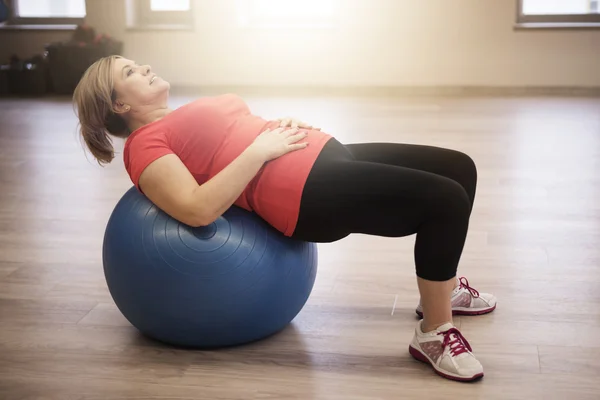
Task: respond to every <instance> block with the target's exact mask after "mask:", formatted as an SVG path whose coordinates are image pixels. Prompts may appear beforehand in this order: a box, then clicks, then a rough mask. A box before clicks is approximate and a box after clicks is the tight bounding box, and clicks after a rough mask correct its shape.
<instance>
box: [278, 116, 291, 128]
mask: <svg viewBox="0 0 600 400" xmlns="http://www.w3.org/2000/svg"><path fill="white" fill-rule="evenodd" d="M289 125H290V119H289V118H282V119H281V123H280V124H279V126H281V127H286V126H289Z"/></svg>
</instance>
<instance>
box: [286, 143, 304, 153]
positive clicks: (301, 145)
mask: <svg viewBox="0 0 600 400" xmlns="http://www.w3.org/2000/svg"><path fill="white" fill-rule="evenodd" d="M306 147H308V142H304V143H294V144H290V145H289V146H288V148H289V149H290V150H292V151H293V150H300V149H305V148H306Z"/></svg>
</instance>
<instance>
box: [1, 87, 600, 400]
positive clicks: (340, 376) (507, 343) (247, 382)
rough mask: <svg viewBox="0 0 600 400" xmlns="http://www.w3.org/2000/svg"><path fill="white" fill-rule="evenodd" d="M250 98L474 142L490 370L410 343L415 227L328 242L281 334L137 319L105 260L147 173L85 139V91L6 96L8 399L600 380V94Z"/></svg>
mask: <svg viewBox="0 0 600 400" xmlns="http://www.w3.org/2000/svg"><path fill="white" fill-rule="evenodd" d="M190 99H191V98H189V97H188V98H185V97H178V98H174V99H173V103H172V105H173V106H175V107H176V106H179V105H181V104H184V103H185V102H187V101H189V100H190ZM246 99H247V100H248V102H249V104H250V105H251V107H252V109H253V111H255V112H256V113H258V114H261V115H263V116H265V117H269V118H276V117H283V116H287V115H292V116H295V117H298V118H301V119H303V120H305V121H307V122H310V123H313V124H314V125H317V126H320V127H322V128H323V130H325V131H327V132H330V133H332V134H334V135H335V136H337V137H338V138H339V139H340V140H341V141H345V142H358V141H394V142H410V143H421V144H430V145H437V146H444V147H449V148H453V149H458V150H462V151H465V152H467V153H468V154H470V155H471V156H472V157H473V158H474V159H475V161H476V162H477V165H478V168H479V176H480V181H479V187H478V197H477V200H476V205H475V209H474V214H473V218H472V223H471V230H470V234H469V238H468V242H467V245H466V248H465V252H464V256H463V259H462V264H461V267H460V270H459V272H460V274H462V275H465V276H467V277H468V278H469V280H470V282H471V283H472V284H473V285H474V286H475V287H476V288H477V289H479V290H481V291H492V292H493V293H495V294H496V295H497V296H498V298H499V305H498V309H497V310H496V312H494V313H493V314H490V315H487V316H481V317H470V318H456V324H457V325H458V326H459V327H460V328H461V329H462V330H463V332H464V334H465V336H466V337H467V338H468V340H469V341H470V343H471V344H472V346H473V348H474V351H475V353H476V354H477V355H478V357H479V359H480V360H481V362H482V363H483V365H484V368H485V372H486V376H485V378H484V379H483V380H482V381H480V382H477V383H475V384H461V383H455V382H451V381H447V380H444V379H442V378H439V377H438V376H437V375H434V374H433V372H432V371H431V370H430V369H429V368H428V367H426V366H424V365H423V364H421V363H419V362H416V361H414V360H413V359H412V358H411V357H410V356H409V354H408V351H407V349H408V344H409V342H410V340H411V338H412V334H413V330H414V327H415V324H416V322H417V318H416V314H415V313H414V309H415V306H416V304H417V302H418V293H417V289H416V284H415V277H414V266H413V259H412V255H413V253H412V246H413V243H414V237H410V238H406V239H402V240H396V239H384V238H375V237H367V236H361V235H356V236H351V237H349V238H347V239H345V240H343V241H340V242H337V243H333V244H328V245H320V246H319V250H320V266H319V275H318V279H317V284H316V287H315V289H314V293H313V295H312V297H311V298H310V300H309V303H308V304H307V305H306V307H305V308H304V310H303V311H302V312H301V314H300V315H299V316H298V317H297V319H296V320H295V321H294V322H293V323H292V325H291V326H290V327H289V329H287V330H286V331H284V332H282V333H281V334H279V335H277V336H275V337H273V338H271V339H269V340H266V341H262V342H259V343H256V344H253V345H250V346H246V347H241V348H236V349H229V350H225V351H211V352H204V351H189V350H180V349H172V348H169V347H166V346H163V345H158V344H156V343H153V342H151V341H150V340H148V339H144V338H142V337H140V335H139V334H138V333H137V331H136V330H135V329H134V328H132V327H131V326H130V325H129V324H128V322H127V321H126V320H125V319H124V318H123V317H122V316H121V315H120V313H119V312H118V310H117V309H116V307H115V306H114V304H113V302H112V300H111V297H110V295H109V293H108V291H107V287H106V284H105V281H104V276H103V272H102V265H101V253H100V250H101V246H102V235H103V230H104V227H105V224H106V222H107V219H108V217H109V215H110V212H111V211H112V209H113V207H114V205H115V203H116V202H117V200H118V199H119V198H120V196H121V195H122V194H123V193H124V192H125V191H126V190H127V189H128V188H129V187H130V186H131V183H130V181H129V179H128V177H127V175H126V173H125V171H124V169H123V165H122V162H121V158H120V157H121V154H118V159H117V160H116V162H115V163H114V164H113V165H111V166H109V167H107V168H104V169H103V168H100V167H98V166H97V165H96V164H95V163H94V162H93V160H92V159H91V157H88V158H89V159H88V158H86V155H84V153H83V151H82V147H81V144H80V142H79V140H78V138H77V134H76V120H75V117H74V113H73V110H72V106H71V104H70V103H69V99H64V98H63V99H52V98H48V99H12V100H7V99H4V100H0V399H2V400H13V399H27V400H30V399H44V400H49V399H53V400H54V399H56V400H59V399H60V400H70V399H194V400H198V399H211V400H221V399H302V400H311V399H339V400H367V399H454V398H456V399H461V400H466V399H528V400H530V399H546V398H547V399H570V400H583V399H596V400H597V399H600V379H599V376H600V99H591V98H582V99H579V98H518V97H515V98H424V97H421V98H413V99H377V98H367V99H358V98H329V99H324V98H321V99H309V98H305V99H301V98H260V97H256V96H253V97H247V98H246ZM117 144H118V148H119V150H120V149H122V144H121V143H117Z"/></svg>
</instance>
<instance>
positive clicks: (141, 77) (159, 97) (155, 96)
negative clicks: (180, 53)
mask: <svg viewBox="0 0 600 400" xmlns="http://www.w3.org/2000/svg"><path fill="white" fill-rule="evenodd" d="M113 81H114V89H115V91H116V93H117V106H119V105H122V104H126V105H128V106H130V107H131V108H135V107H136V106H143V105H150V104H154V103H157V102H161V103H162V102H164V100H165V99H166V97H167V95H168V92H169V89H170V85H169V82H167V81H165V80H163V79H161V78H160V77H158V76H157V75H156V74H155V73H153V72H152V69H151V68H150V66H149V65H137V64H136V63H135V62H134V61H132V60H128V59H126V58H117V59H116V60H115V62H114V63H113Z"/></svg>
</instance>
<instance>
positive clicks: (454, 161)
mask: <svg viewBox="0 0 600 400" xmlns="http://www.w3.org/2000/svg"><path fill="white" fill-rule="evenodd" d="M344 146H345V147H346V149H347V150H348V151H349V152H350V153H351V154H352V156H353V157H354V158H355V159H356V160H358V161H365V162H374V163H382V164H388V165H394V166H398V167H405V168H411V169H416V170H420V171H426V172H430V173H433V174H437V175H441V176H444V177H446V178H450V179H452V180H454V181H456V182H458V183H459V184H460V185H461V186H463V188H464V189H465V191H466V192H467V194H468V195H469V198H470V200H471V203H473V200H474V197H475V190H476V185H477V169H476V166H475V163H474V162H473V160H472V159H471V157H469V156H468V155H466V154H464V153H462V152H459V151H456V150H451V149H445V148H441V147H434V146H423V145H415V144H404V143H352V144H346V145H344Z"/></svg>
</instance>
